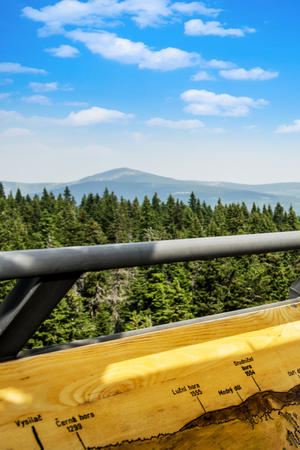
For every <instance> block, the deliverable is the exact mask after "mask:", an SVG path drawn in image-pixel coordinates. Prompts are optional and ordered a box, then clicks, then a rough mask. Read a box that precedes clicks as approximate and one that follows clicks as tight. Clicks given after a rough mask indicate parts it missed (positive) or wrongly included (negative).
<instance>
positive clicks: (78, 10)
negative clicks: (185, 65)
mask: <svg viewBox="0 0 300 450" xmlns="http://www.w3.org/2000/svg"><path fill="white" fill-rule="evenodd" d="M220 11H221V10H220V9H214V8H207V7H206V6H205V5H204V4H203V3H202V2H188V3H186V2H175V3H172V2H171V1H169V0H143V1H141V0H124V1H118V0H110V1H107V0H88V1H85V2H83V1H78V0H61V1H58V2H57V3H55V4H53V5H49V6H44V7H42V8H41V9H34V8H32V7H28V6H27V7H25V8H24V9H23V15H24V16H26V17H28V18H29V19H31V20H34V21H36V22H42V23H44V27H43V28H42V29H41V30H40V35H42V36H45V35H49V34H51V33H58V32H61V31H63V28H64V27H65V26H68V25H69V26H70V25H73V26H89V27H98V28H99V27H100V26H103V25H104V24H105V23H107V21H110V20H115V19H118V18H121V17H122V16H129V17H131V19H132V20H133V21H134V22H135V23H136V24H137V25H138V26H139V27H141V28H143V27H146V26H157V25H159V24H161V23H164V22H165V21H166V20H171V19H172V18H173V17H174V16H175V17H176V16H178V15H190V14H194V13H198V14H200V15H205V16H212V17H215V16H217V15H218V14H219V12H220Z"/></svg>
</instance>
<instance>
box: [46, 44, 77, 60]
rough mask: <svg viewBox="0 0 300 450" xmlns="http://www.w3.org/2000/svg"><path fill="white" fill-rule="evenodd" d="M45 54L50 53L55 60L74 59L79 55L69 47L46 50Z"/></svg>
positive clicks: (73, 48) (74, 49)
mask: <svg viewBox="0 0 300 450" xmlns="http://www.w3.org/2000/svg"><path fill="white" fill-rule="evenodd" d="M45 52H48V53H51V55H53V56H56V57H57V58H75V57H76V56H78V55H79V53H80V52H79V50H77V48H75V47H72V46H71V45H61V46H60V47H55V48H46V50H45Z"/></svg>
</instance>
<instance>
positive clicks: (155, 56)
mask: <svg viewBox="0 0 300 450" xmlns="http://www.w3.org/2000/svg"><path fill="white" fill-rule="evenodd" d="M67 35H68V36H69V37H70V38H72V39H74V40H75V41H80V42H83V43H84V44H85V45H86V46H87V47H88V49H89V50H90V51H91V52H92V53H96V54H99V55H101V56H102V57H103V58H107V59H111V60H113V61H118V62H121V63H124V64H137V65H138V66H139V68H140V69H156V70H163V71H167V70H174V69H179V68H183V67H190V66H193V65H195V64H197V63H198V62H199V61H200V56H199V55H198V54H197V53H188V52H185V51H183V50H179V49H177V48H172V47H168V48H164V49H162V50H159V51H154V50H152V49H150V48H149V47H147V46H146V45H145V44H144V43H143V42H133V41H130V40H129V39H123V38H119V37H118V36H117V35H116V34H114V33H108V32H105V31H101V32H98V33H96V32H94V33H89V32H84V31H81V30H74V31H71V32H69V33H67Z"/></svg>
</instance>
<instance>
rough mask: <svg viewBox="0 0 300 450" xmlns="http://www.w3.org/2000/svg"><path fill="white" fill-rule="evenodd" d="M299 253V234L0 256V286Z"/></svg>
mask: <svg viewBox="0 0 300 450" xmlns="http://www.w3.org/2000/svg"><path fill="white" fill-rule="evenodd" d="M296 249H300V231H286V232H280V233H262V234H244V235H237V236H218V237H207V238H197V239H178V240H165V241H151V242H137V243H130V244H106V245H90V246H85V247H60V248H48V249H41V250H16V251H7V252H0V280H8V279H11V278H28V277H36V276H44V275H47V276H48V275H58V274H67V273H83V272H90V271H98V270H104V269H115V268H122V267H133V266H143V265H151V264H162V263H172V262H179V261H195V260H204V259H212V258H220V257H228V256H239V255H247V254H255V253H268V252H277V251H281V250H296Z"/></svg>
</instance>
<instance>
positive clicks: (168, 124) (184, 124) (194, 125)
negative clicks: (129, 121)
mask: <svg viewBox="0 0 300 450" xmlns="http://www.w3.org/2000/svg"><path fill="white" fill-rule="evenodd" d="M146 124H147V125H148V126H150V127H164V128H173V129H178V130H195V129H198V128H203V127H204V123H203V122H201V121H200V120H197V119H194V120H167V119H161V118H160V117H153V118H152V119H149V120H147V122H146Z"/></svg>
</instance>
